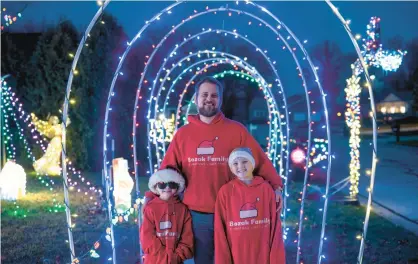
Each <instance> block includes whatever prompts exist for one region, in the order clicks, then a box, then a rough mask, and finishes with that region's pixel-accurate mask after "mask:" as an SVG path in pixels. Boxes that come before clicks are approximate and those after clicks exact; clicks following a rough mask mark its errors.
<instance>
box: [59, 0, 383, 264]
mask: <svg viewBox="0 0 418 264" xmlns="http://www.w3.org/2000/svg"><path fill="white" fill-rule="evenodd" d="M326 2H327V4H328V5H329V6H330V7H331V9H332V10H333V11H334V13H335V14H336V15H337V17H338V18H340V20H341V21H342V22H343V25H344V27H345V28H346V29H347V32H348V33H349V35H350V37H352V34H351V32H350V31H349V28H348V23H347V22H346V21H345V20H344V19H343V18H342V16H341V15H340V13H339V12H338V10H337V9H336V8H335V7H334V6H333V5H332V4H331V2H330V1H326ZM100 3H101V7H100V9H99V10H98V12H97V13H96V15H95V16H94V18H93V19H92V21H91V22H90V24H89V26H88V27H87V30H86V32H85V33H84V35H83V37H82V39H81V41H80V44H79V46H78V49H77V52H76V53H75V54H76V55H75V56H74V59H73V64H72V67H71V71H70V74H69V80H68V83H67V89H66V95H65V101H64V110H63V118H62V119H63V123H64V124H65V123H66V122H67V119H68V105H69V98H70V94H71V85H72V80H73V78H74V73H75V71H76V66H77V62H78V59H79V56H80V54H81V50H82V48H83V47H84V46H85V44H86V41H87V40H88V36H89V32H90V30H91V28H92V27H93V26H94V25H95V23H96V22H97V21H98V19H99V18H100V17H101V15H102V13H103V11H104V9H105V8H106V7H107V5H108V4H109V1H105V2H100ZM185 3H186V2H185V1H176V2H174V3H173V4H171V5H170V6H168V7H167V8H165V9H163V10H162V11H161V12H158V13H157V14H156V15H155V16H153V17H152V18H151V19H149V20H148V21H146V23H145V25H144V26H143V27H142V28H141V29H140V30H139V31H138V33H137V34H136V35H135V37H134V38H133V39H132V40H131V41H129V42H127V47H126V50H125V51H124V52H123V54H122V55H121V56H120V57H119V58H120V62H119V65H118V66H117V69H116V71H115V73H114V76H113V80H112V84H111V86H110V89H109V94H108V99H107V105H106V112H105V120H104V133H103V166H104V167H103V171H104V173H105V178H106V179H107V182H108V180H109V175H108V166H109V163H110V161H109V160H108V154H109V153H108V151H109V150H108V148H107V146H108V140H109V138H111V136H112V135H111V134H110V133H109V131H108V128H109V126H110V125H111V123H110V119H109V114H110V110H111V109H112V107H111V104H112V98H113V97H114V96H115V94H117V93H116V92H115V91H116V89H115V84H116V81H117V79H118V77H119V76H121V75H123V72H122V70H121V69H122V66H123V63H124V61H125V59H126V58H127V56H128V53H129V51H130V50H131V47H132V46H133V45H134V44H135V42H136V41H139V40H140V38H141V35H142V36H144V35H143V33H144V31H145V30H147V29H148V27H149V26H150V25H152V24H154V23H155V22H156V21H160V22H159V23H163V21H165V19H168V17H170V16H174V15H181V14H184V13H186V11H185V8H186V7H185V6H186V5H185ZM235 4H236V5H234V4H233V6H231V7H224V6H221V7H211V8H209V6H207V7H206V8H205V9H204V10H192V11H191V12H190V14H187V16H185V17H184V18H183V19H180V20H179V21H181V22H179V23H178V24H176V25H173V26H172V27H170V28H169V30H168V32H167V34H166V35H165V36H164V37H163V38H161V41H160V42H159V43H157V44H154V45H153V46H152V47H153V51H152V53H151V54H150V55H147V56H146V63H145V68H144V70H143V72H142V73H141V79H140V82H139V84H138V90H137V93H136V96H135V104H134V111H133V115H132V116H133V121H132V135H133V144H132V149H133V161H134V162H133V164H134V169H135V182H136V195H137V197H138V198H139V195H140V193H139V185H138V174H139V173H138V157H137V152H138V149H137V148H139V146H138V145H137V142H136V138H137V134H136V133H137V128H138V127H140V126H139V122H143V121H139V120H138V119H139V117H142V116H143V115H142V113H141V114H140V115H139V114H138V111H139V110H138V109H140V108H141V109H143V108H144V107H143V106H142V104H148V111H147V112H146V115H145V116H146V118H145V120H144V122H145V123H146V124H147V127H150V119H154V120H155V119H157V118H158V115H160V114H161V113H163V114H165V107H166V105H167V103H168V101H165V100H164V95H165V97H166V98H167V97H168V96H169V94H170V93H172V92H173V90H174V91H176V92H177V95H178V94H180V96H179V98H178V101H177V109H181V106H182V103H183V100H184V97H185V96H186V95H187V93H189V97H190V94H191V93H193V90H192V89H189V86H190V87H191V86H192V85H193V84H194V81H192V80H191V81H189V82H188V83H187V85H186V87H184V86H177V85H173V86H172V87H173V88H170V89H167V88H168V85H167V87H166V86H163V85H162V82H165V81H166V80H168V81H170V79H171V80H173V78H172V77H173V75H175V74H176V73H174V70H181V71H183V70H185V69H184V66H183V65H186V64H187V62H186V61H184V62H183V61H182V62H180V60H179V58H178V57H180V54H184V53H182V52H179V54H178V53H177V50H178V49H179V48H180V47H182V46H183V45H185V43H187V42H188V41H193V40H195V39H196V40H197V39H199V38H200V37H201V36H203V35H206V34H211V35H215V36H219V37H227V38H229V39H233V40H232V41H237V39H238V40H243V41H246V43H250V44H253V43H252V42H250V41H248V38H246V35H245V34H241V33H239V32H238V31H237V30H233V31H231V32H227V30H224V29H220V28H219V29H217V28H211V27H209V28H208V27H206V28H203V29H202V32H200V33H198V34H195V35H192V34H188V35H185V36H183V41H181V42H180V43H178V44H175V48H173V49H172V50H171V52H169V53H168V55H167V56H166V58H163V59H162V61H161V63H160V64H161V67H160V69H159V70H158V72H157V74H156V75H154V74H151V73H150V72H149V71H148V70H149V69H148V66H149V65H156V64H155V63H154V60H158V56H155V54H156V53H157V52H158V51H159V50H160V48H161V47H163V46H165V45H167V43H168V42H166V40H167V39H168V38H169V37H170V36H171V35H172V34H175V33H178V32H180V29H181V27H182V26H183V25H184V24H185V23H189V22H191V21H193V20H194V19H195V18H197V17H203V16H207V15H211V16H212V15H218V14H227V15H228V17H234V16H237V15H239V16H241V17H246V18H248V19H249V20H250V21H249V22H248V24H247V23H246V26H254V25H255V26H257V27H258V26H260V27H265V28H266V29H267V30H269V31H271V32H272V33H273V34H274V36H275V38H276V40H277V41H278V42H277V43H279V45H281V47H282V50H284V51H286V52H289V53H290V54H291V56H292V58H293V59H294V62H295V66H296V69H297V74H298V76H299V77H300V78H301V83H302V87H303V89H304V91H305V95H306V102H307V109H308V112H307V114H308V118H307V119H308V130H307V132H308V141H307V149H308V150H311V141H312V138H311V133H312V131H313V130H314V129H320V131H323V132H322V133H324V134H325V135H324V142H326V143H327V144H326V151H324V153H326V154H325V155H326V158H325V160H326V161H327V164H326V165H325V166H323V167H324V168H325V170H326V174H327V180H326V185H325V192H324V193H323V195H322V197H323V200H322V201H321V202H323V206H322V203H321V208H320V210H319V211H320V212H321V214H322V223H321V231H320V236H319V239H320V243H319V248H318V259H317V262H318V263H321V262H322V261H324V260H326V256H325V253H324V252H323V245H324V243H325V242H326V240H327V239H326V236H325V227H326V216H327V208H328V201H329V197H330V194H329V183H330V170H331V155H332V152H331V137H330V128H329V119H328V110H327V109H328V108H327V103H326V96H327V95H326V93H325V91H324V90H323V89H322V85H321V82H320V80H319V77H318V74H317V71H316V67H315V65H314V64H313V62H312V60H311V58H310V56H309V54H308V53H307V51H306V49H305V48H304V46H303V44H302V43H306V41H300V40H299V39H298V38H297V37H296V36H295V34H294V33H293V32H292V31H291V30H290V29H289V28H288V27H287V26H286V24H285V23H283V22H282V21H281V20H279V19H278V18H277V17H276V16H275V15H273V14H272V13H271V12H270V11H269V10H268V9H266V8H264V7H262V6H260V5H258V4H257V3H255V2H252V1H245V2H244V3H243V2H242V1H236V2H235ZM179 6H181V8H182V12H177V13H176V12H174V11H177V9H178V7H179ZM245 8H247V9H245ZM248 9H255V10H259V11H261V12H260V13H261V14H262V15H265V16H267V17H268V19H269V20H270V21H274V22H272V23H271V24H270V23H268V22H266V20H264V19H262V18H261V16H262V15H260V16H258V15H256V14H253V13H252V12H251V11H253V10H250V11H248ZM180 13H181V14H180ZM208 21H215V19H208ZM186 36H187V37H186ZM353 45H354V46H355V48H356V50H357V53H358V56H359V58H360V61H361V65H362V66H363V67H365V64H364V63H363V59H362V58H363V55H362V54H361V53H360V52H359V50H358V45H357V43H353ZM254 51H255V52H256V53H259V54H260V55H262V56H264V59H265V60H266V61H267V62H268V64H269V65H270V67H271V70H272V72H273V73H274V80H273V81H272V82H271V83H268V82H266V84H267V85H266V86H264V87H263V89H265V90H266V91H267V93H268V95H270V96H271V100H272V101H274V100H276V101H277V102H278V103H277V105H279V106H280V107H281V108H280V110H281V112H277V113H275V118H274V119H273V122H274V123H278V122H279V117H280V116H281V113H283V115H284V118H283V119H284V120H282V121H281V122H280V123H279V125H277V126H276V129H275V132H274V133H275V134H276V140H277V141H279V140H280V141H281V143H283V144H280V150H279V152H281V153H283V156H284V157H285V165H284V166H283V167H284V173H283V178H284V182H285V191H284V197H287V196H288V194H287V191H286V188H287V175H288V171H289V166H288V164H289V155H290V153H289V149H288V146H289V144H288V143H289V134H288V133H289V124H288V114H289V112H288V108H287V103H286V97H285V94H284V90H283V85H282V82H281V79H280V75H279V74H278V72H277V70H276V67H275V66H274V64H275V61H272V60H271V59H270V57H269V56H267V55H265V54H266V53H267V51H266V50H263V49H262V48H260V47H258V46H257V45H255V46H254ZM189 54H190V55H187V59H186V60H187V61H190V60H193V61H196V60H197V61H202V62H203V61H204V60H206V61H205V62H203V63H202V64H199V65H198V64H196V65H194V66H190V68H186V69H191V73H192V74H193V76H192V77H191V78H192V79H195V78H196V76H197V75H199V74H204V73H205V72H206V70H208V69H209V68H212V67H216V65H219V64H225V65H231V66H232V67H233V68H234V70H238V68H240V69H241V70H242V71H244V72H245V73H247V74H250V75H251V76H253V77H254V78H260V79H261V77H260V76H261V75H260V74H259V73H258V72H257V70H256V69H255V67H254V66H252V65H251V64H249V63H247V62H246V58H240V57H237V56H234V55H233V54H226V53H225V52H223V51H217V50H216V47H212V49H211V50H199V51H197V52H195V53H193V52H189ZM298 55H299V56H303V61H305V63H307V64H308V65H309V68H308V65H305V66H307V67H306V68H307V69H308V70H310V71H311V72H312V74H313V76H314V79H315V81H316V82H315V84H314V85H313V87H311V85H309V86H308V84H307V82H306V80H305V74H304V72H303V71H302V67H301V61H302V60H299V59H298V57H297V56H298ZM154 57H157V58H154ZM160 58H161V56H160ZM185 58H186V57H185ZM189 59H190V60H189ZM169 62H171V64H170V63H169ZM170 65H171V66H170ZM152 68H154V67H152ZM202 68H204V69H202ZM153 70H155V69H153ZM164 72H165V73H167V74H166V76H165V77H164V78H162V76H163V73H164ZM154 73H155V72H154ZM365 74H366V75H367V74H368V73H367V69H365ZM148 75H152V76H148ZM160 75H161V78H160ZM173 84H174V82H173ZM176 86H177V87H180V88H181V90H176V88H177V87H176ZM312 89H318V91H319V94H320V95H321V97H320V99H321V100H320V103H321V109H322V111H323V116H324V121H325V122H323V123H320V124H317V125H313V122H311V121H312V120H311V114H315V110H311V104H314V102H312V100H311V99H312V98H311V97H310V94H311V91H312ZM369 91H370V93H371V94H372V91H371V89H369ZM144 94H145V95H144ZM145 96H146V98H145ZM161 97H163V98H162V100H160V98H161ZM274 97H276V98H278V99H275V98H274ZM371 97H372V96H371ZM176 98H177V96H176ZM268 100H270V98H269V99H268ZM166 102H167V103H166ZM371 104H372V106H374V101H373V98H371ZM140 105H141V107H139V106H140ZM272 105H275V104H272ZM318 105H319V104H318ZM372 108H373V107H372ZM373 109H374V108H373ZM272 110H273V111H275V109H272ZM316 110H318V111H320V109H316ZM175 114H176V122H175V124H176V125H177V124H179V123H180V120H182V117H181V112H180V111H178V112H177V113H175ZM142 127H144V126H142ZM148 131H149V130H148ZM65 135H66V133H65V125H63V136H62V138H63V151H62V159H63V160H65V158H66V153H65V148H66V141H65ZM277 135H280V136H277ZM140 136H149V135H140ZM373 136H374V139H375V137H376V129H375V128H374V130H373ZM152 141H153V140H150V142H152ZM284 143H285V144H284ZM158 144H160V145H158ZM374 144H375V140H374ZM162 148H164V146H163V144H161V143H159V142H158V141H157V144H155V145H154V146H148V147H147V152H148V154H149V155H148V159H149V170H148V171H147V173H148V174H151V173H152V172H153V171H154V170H155V169H158V163H159V160H160V159H161V157H159V156H158V154H157V153H159V152H160V150H162ZM154 155H155V156H154ZM306 156H309V155H306ZM269 157H272V156H271V155H269ZM375 157H376V152H375V153H374V155H373V158H375ZM320 159H323V158H320ZM274 161H275V160H274ZM305 163H306V170H305V177H304V184H303V189H302V195H301V198H300V199H299V201H300V202H301V208H300V210H299V216H300V219H299V222H298V223H294V226H296V228H293V230H292V232H293V231H294V233H293V234H296V236H297V239H295V240H294V241H293V242H294V243H296V244H297V252H296V262H297V263H298V264H299V263H300V257H301V256H302V254H303V250H302V248H301V246H300V245H301V240H302V233H303V221H302V220H303V219H304V218H303V215H304V202H305V196H306V186H307V178H308V171H309V159H308V158H305ZM373 174H374V170H373V172H372V175H373ZM66 177H67V172H66V164H65V163H64V164H63V178H64V181H67V178H66ZM371 189H373V187H371ZM109 190H110V188H109V187H108V188H107V192H106V193H107V198H108V199H107V201H108V204H109V212H111V202H110V200H109ZM64 194H66V213H67V220H68V218H69V216H70V214H71V211H70V206H69V202H68V198H67V197H68V190H67V188H66V187H65V186H64ZM370 199H371V198H370ZM370 199H369V200H370ZM285 206H286V203H285ZM369 209H370V204H368V212H369ZM288 210H290V208H286V207H285V208H284V210H283V213H284V215H285V214H286V212H287V211H288ZM112 218H113V216H112V215H111V214H109V224H110V234H109V237H110V240H111V244H112V257H111V258H109V259H108V260H111V261H113V263H116V253H115V252H116V251H115V241H114V236H113V224H112ZM367 223H368V215H367V214H366V221H365V226H364V231H363V236H362V245H363V244H364V243H363V242H364V237H365V235H366V231H367ZM138 224H140V221H138ZM68 226H70V224H69V225H68ZM283 226H284V229H283V231H284V232H283V237H284V238H285V239H286V237H287V235H288V233H289V232H290V231H289V229H290V227H287V226H286V218H285V217H284V216H283ZM68 234H69V239H68V241H69V246H70V250H71V255H72V260H74V259H75V257H74V256H76V255H75V252H74V245H73V241H72V230H71V228H68ZM362 256H363V248H361V249H360V251H359V261H358V262H359V263H361V261H362Z"/></svg>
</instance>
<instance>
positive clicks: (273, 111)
mask: <svg viewBox="0 0 418 264" xmlns="http://www.w3.org/2000/svg"><path fill="white" fill-rule="evenodd" d="M207 61H210V62H212V64H211V65H209V66H207V65H208V64H207ZM228 61H229V59H225V60H224V59H219V58H217V59H216V60H213V59H205V60H201V61H198V62H196V63H194V64H192V65H191V66H189V67H187V68H186V69H185V70H184V71H182V73H181V74H180V75H178V76H177V77H176V79H175V80H174V81H173V83H172V84H171V87H170V90H169V93H171V92H173V91H174V90H173V89H172V88H173V86H174V84H175V83H176V82H177V80H179V79H180V80H181V79H182V76H183V74H184V73H187V72H188V71H189V72H191V71H192V68H193V67H194V66H196V65H199V64H202V63H204V64H205V69H204V71H206V70H207V69H208V68H210V67H216V66H218V65H220V64H230V65H231V66H234V65H236V62H237V61H235V60H231V62H228ZM197 70H200V68H199V67H198V68H197ZM251 73H252V75H254V76H252V75H250V74H248V73H247V74H246V75H247V76H251V78H255V80H256V81H257V83H258V84H259V89H260V90H261V91H262V92H263V94H264V96H265V97H266V103H267V110H268V112H269V117H270V119H272V118H271V116H272V115H276V116H277V118H275V120H274V122H268V125H269V137H268V139H267V144H268V145H267V153H268V155H270V154H271V152H274V158H272V160H273V161H275V160H277V157H276V154H277V144H275V149H274V150H273V151H271V150H270V149H271V147H272V146H270V142H271V140H270V139H271V138H272V132H271V124H272V123H273V124H274V125H275V128H274V131H275V133H277V120H276V119H279V123H281V116H282V115H280V114H279V110H278V106H277V102H276V101H275V100H274V97H273V98H272V97H271V96H270V94H268V89H267V86H268V85H267V82H266V81H265V80H264V78H263V77H262V76H260V75H259V73H258V72H256V71H255V69H251ZM241 74H244V73H241ZM194 79H195V78H193V77H192V79H191V81H193V80H194ZM168 98H169V94H168V95H167V96H166V99H165V103H164V107H163V110H162V111H163V113H164V112H165V108H166V106H167V105H168V102H167V100H168ZM193 100H194V95H193V96H192V99H191V100H190V102H189V104H188V105H187V111H186V114H185V116H188V113H189V111H190V106H191V102H192V101H193ZM271 102H272V103H271ZM179 103H180V102H179ZM177 109H179V107H178V108H177ZM176 120H177V122H176V125H178V124H179V123H180V122H179V121H178V119H177V118H176ZM183 120H184V124H186V122H187V120H186V118H185V117H183ZM281 124H282V125H286V124H285V123H281ZM285 131H286V130H285ZM282 135H283V131H282V128H281V127H280V142H281V145H283V136H282ZM273 137H276V134H273ZM274 143H275V142H274V140H273V144H274ZM163 151H164V152H165V149H164V148H163ZM282 156H283V149H281V158H280V160H279V165H280V171H281V172H282V171H283V162H282V159H283V158H282ZM273 164H274V166H276V162H273Z"/></svg>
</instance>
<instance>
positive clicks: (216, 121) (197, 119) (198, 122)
mask: <svg viewBox="0 0 418 264" xmlns="http://www.w3.org/2000/svg"><path fill="white" fill-rule="evenodd" d="M224 119H225V115H224V114H223V113H222V112H221V111H219V113H217V114H216V115H215V118H214V119H213V120H212V122H210V124H206V123H205V122H202V121H201V120H200V116H199V115H189V116H187V121H189V123H191V124H195V125H198V126H211V125H215V124H220V123H221V122H222V121H224Z"/></svg>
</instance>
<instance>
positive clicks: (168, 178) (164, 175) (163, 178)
mask: <svg viewBox="0 0 418 264" xmlns="http://www.w3.org/2000/svg"><path fill="white" fill-rule="evenodd" d="M159 182H175V183H177V184H178V185H179V189H178V190H177V193H181V192H182V191H183V190H184V185H185V181H184V178H183V176H182V175H181V174H180V173H178V172H177V171H175V170H173V169H163V170H159V171H157V172H155V173H154V174H153V175H152V176H151V177H150V178H149V181H148V188H149V189H150V190H151V192H153V193H155V194H158V192H157V189H156V188H157V186H156V185H157V183H159Z"/></svg>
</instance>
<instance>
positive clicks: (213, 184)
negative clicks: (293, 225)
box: [161, 113, 282, 213]
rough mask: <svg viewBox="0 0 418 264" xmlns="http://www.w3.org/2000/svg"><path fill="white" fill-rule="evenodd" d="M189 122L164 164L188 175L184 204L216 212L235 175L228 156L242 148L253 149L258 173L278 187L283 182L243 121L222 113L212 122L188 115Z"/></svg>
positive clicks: (173, 142)
mask: <svg viewBox="0 0 418 264" xmlns="http://www.w3.org/2000/svg"><path fill="white" fill-rule="evenodd" d="M188 121H189V124H187V125H185V126H182V127H181V128H180V129H178V130H177V132H176V134H175V135H174V138H173V140H172V142H171V143H170V146H169V147H168V150H167V152H166V155H165V157H164V160H163V162H162V163H161V169H164V168H167V167H174V168H176V169H177V170H179V171H180V172H182V174H183V175H184V177H185V178H186V190H185V192H184V199H183V203H185V204H186V205H187V206H188V207H189V209H191V210H195V211H200V212H205V213H213V212H214V211H215V201H216V195H217V193H218V191H219V189H220V188H221V187H222V186H223V185H224V184H226V183H227V182H229V181H230V180H232V179H233V178H234V175H233V174H232V172H231V171H230V169H229V166H228V157H229V154H231V152H232V150H234V149H235V148H238V147H248V148H251V150H252V152H253V156H254V159H255V163H256V168H255V173H256V174H257V175H261V176H262V177H263V178H264V179H265V180H267V181H269V183H270V184H271V185H272V186H273V188H274V189H276V188H277V187H279V186H280V187H282V181H281V178H280V176H279V175H278V174H277V171H276V169H275V168H274V167H273V164H272V163H271V161H270V160H269V159H268V157H267V155H266V154H265V153H264V152H263V150H262V149H261V147H260V145H259V144H258V143H257V141H255V139H254V138H253V137H252V136H251V134H249V133H248V131H247V129H246V128H245V127H244V126H243V125H242V124H240V123H238V122H235V121H233V120H230V119H228V118H225V116H224V115H223V114H222V113H218V114H217V115H216V116H215V118H214V119H213V120H212V122H211V123H210V124H206V123H204V122H202V121H200V119H199V116H198V115H190V116H189V117H188Z"/></svg>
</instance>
